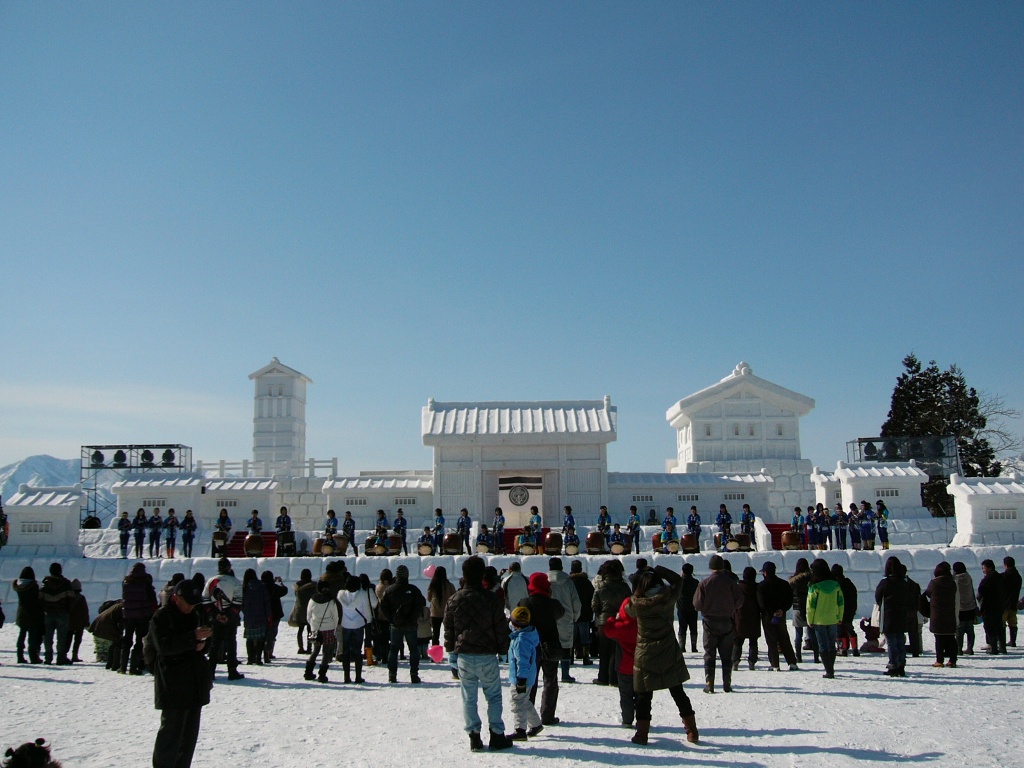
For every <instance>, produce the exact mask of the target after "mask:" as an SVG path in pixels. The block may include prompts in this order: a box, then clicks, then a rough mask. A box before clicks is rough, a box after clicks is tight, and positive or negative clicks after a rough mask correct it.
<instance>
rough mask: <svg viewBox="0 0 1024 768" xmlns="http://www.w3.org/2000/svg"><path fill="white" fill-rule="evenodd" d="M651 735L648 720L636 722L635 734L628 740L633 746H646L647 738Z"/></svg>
mask: <svg viewBox="0 0 1024 768" xmlns="http://www.w3.org/2000/svg"><path fill="white" fill-rule="evenodd" d="M650 733H651V721H650V720H637V721H636V733H634V734H633V738H631V739H630V741H632V742H633V743H634V744H646V743H647V737H648V736H649V735H650Z"/></svg>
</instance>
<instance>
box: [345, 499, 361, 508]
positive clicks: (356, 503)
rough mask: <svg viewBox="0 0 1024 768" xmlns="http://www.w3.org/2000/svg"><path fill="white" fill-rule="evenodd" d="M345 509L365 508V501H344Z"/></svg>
mask: <svg viewBox="0 0 1024 768" xmlns="http://www.w3.org/2000/svg"><path fill="white" fill-rule="evenodd" d="M345 506H346V507H365V506H366V499H345Z"/></svg>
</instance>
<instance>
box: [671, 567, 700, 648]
mask: <svg viewBox="0 0 1024 768" xmlns="http://www.w3.org/2000/svg"><path fill="white" fill-rule="evenodd" d="M699 583H700V582H699V581H697V580H696V579H695V578H694V577H693V565H692V564H691V563H683V591H682V592H680V593H679V602H678V603H676V619H678V621H679V638H678V640H679V647H680V648H682V649H683V650H684V651H685V650H686V634H687V632H689V634H690V650H691V651H692V652H693V653H696V652H697V621H698V619H699V618H700V614H699V613H697V609H696V608H694V607H693V595H694V593H696V591H697V585H698V584H699Z"/></svg>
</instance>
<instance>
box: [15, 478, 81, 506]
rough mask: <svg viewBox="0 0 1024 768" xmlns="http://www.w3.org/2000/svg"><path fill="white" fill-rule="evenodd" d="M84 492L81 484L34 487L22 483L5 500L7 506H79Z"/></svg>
mask: <svg viewBox="0 0 1024 768" xmlns="http://www.w3.org/2000/svg"><path fill="white" fill-rule="evenodd" d="M84 497H85V493H83V492H82V486H81V485H65V486H52V487H49V488H47V487H38V488H37V487H34V486H31V485H27V484H25V483H22V484H21V485H19V486H18V492H17V493H15V494H14V495H13V496H11V498H9V499H8V500H7V506H8V507H80V506H82V499H83V498H84Z"/></svg>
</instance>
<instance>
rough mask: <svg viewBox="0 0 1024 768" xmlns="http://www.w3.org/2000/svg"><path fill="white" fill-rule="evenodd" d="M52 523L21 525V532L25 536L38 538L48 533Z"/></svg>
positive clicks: (51, 528)
mask: <svg viewBox="0 0 1024 768" xmlns="http://www.w3.org/2000/svg"><path fill="white" fill-rule="evenodd" d="M52 530H53V523H22V524H21V532H22V533H24V534H25V535H27V536H40V535H45V534H48V533H50V532H51V531H52Z"/></svg>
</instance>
